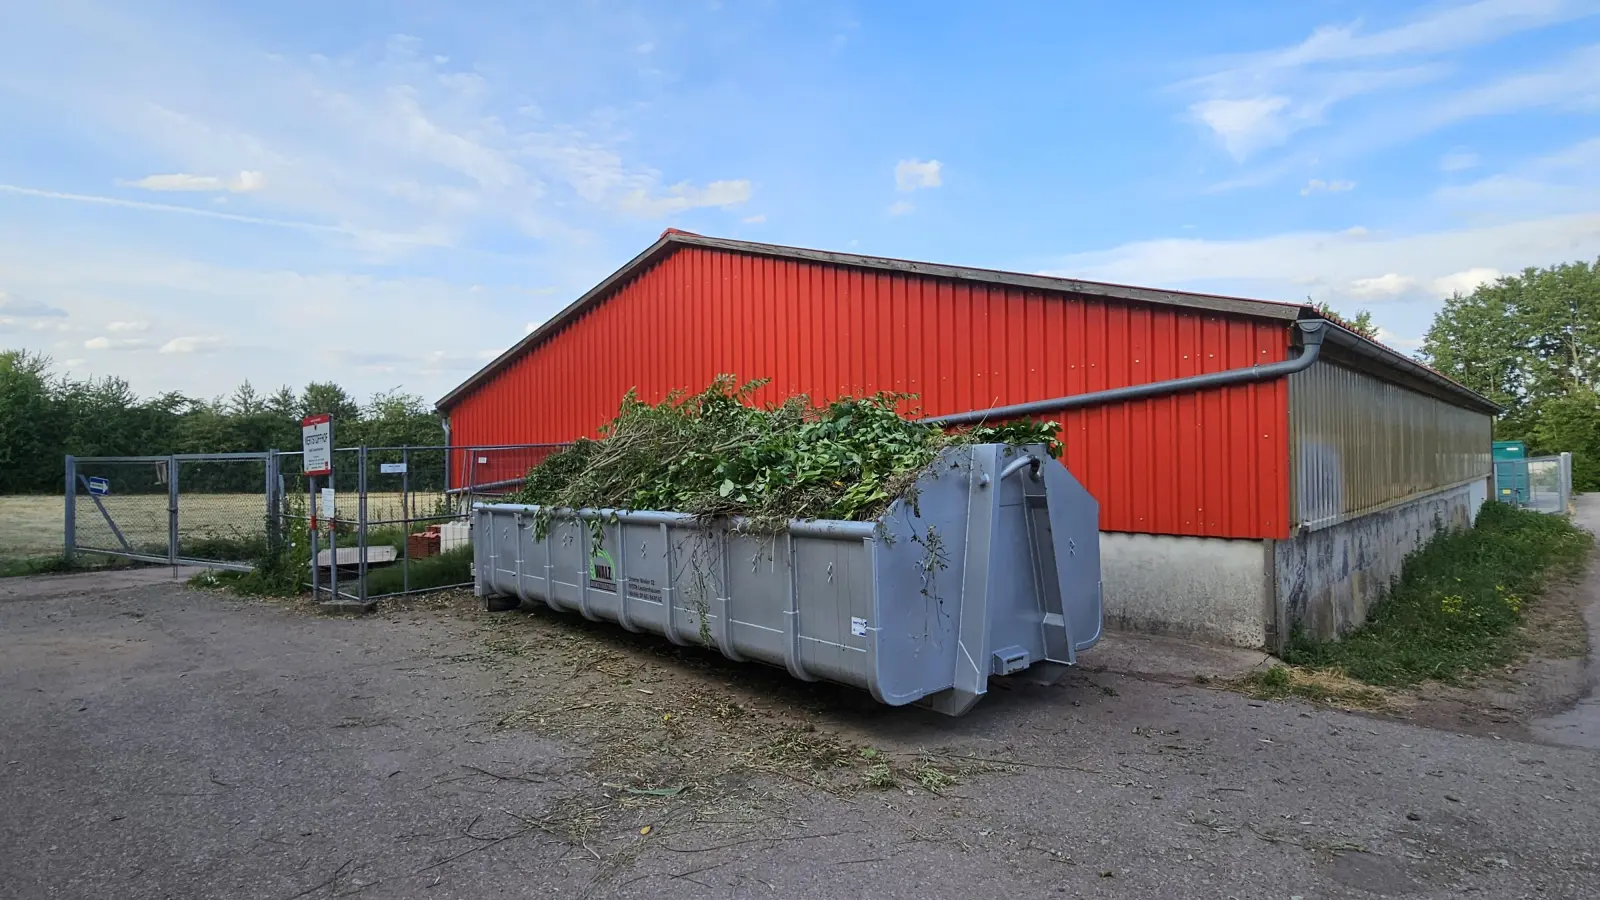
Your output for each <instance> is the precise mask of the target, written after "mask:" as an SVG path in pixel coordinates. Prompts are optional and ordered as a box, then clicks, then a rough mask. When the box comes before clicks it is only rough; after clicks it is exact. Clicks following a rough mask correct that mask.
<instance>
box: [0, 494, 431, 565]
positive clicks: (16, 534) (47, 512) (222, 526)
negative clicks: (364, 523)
mask: <svg viewBox="0 0 1600 900" xmlns="http://www.w3.org/2000/svg"><path fill="white" fill-rule="evenodd" d="M410 499H411V503H410V506H411V514H412V515H413V516H416V515H428V514H430V513H432V512H433V511H434V509H435V506H436V504H438V502H439V501H440V499H441V496H440V495H438V494H412V495H411V498H410ZM401 501H402V498H401V495H400V494H399V493H388V494H376V493H375V494H368V495H367V519H368V521H378V520H382V519H398V518H400V517H401V516H402V515H403V514H404V506H403V504H402V502H401ZM101 502H102V503H103V504H104V505H105V508H106V512H107V513H108V514H110V516H111V519H112V520H113V521H114V522H116V524H117V528H118V529H119V530H120V531H121V532H122V536H123V537H124V538H125V539H126V540H127V541H128V543H129V544H131V545H133V546H134V547H135V548H136V549H140V550H142V551H144V552H155V553H158V554H165V553H166V546H167V518H168V517H167V498H166V496H165V495H164V494H125V495H116V494H113V495H111V496H107V497H102V498H101ZM301 505H302V506H303V505H304V501H303V500H302V501H301ZM339 517H340V519H346V518H348V519H354V518H355V517H356V507H355V497H354V495H343V502H341V503H340V506H339ZM265 519H266V509H265V506H264V503H263V500H262V497H261V495H260V494H184V495H182V496H181V497H180V498H179V500H178V532H179V533H178V541H179V547H180V549H184V550H186V551H190V548H193V550H203V549H204V547H205V544H206V543H208V542H215V541H243V542H249V541H250V540H260V539H261V538H262V536H263V534H264V529H265ZM64 520H65V510H64V508H63V500H62V498H61V497H59V496H49V495H44V496H35V495H21V496H16V495H14V496H0V559H24V558H29V557H38V556H50V555H54V554H59V553H60V552H61V550H62V547H63V544H64V541H63V537H64V535H63V534H62V527H63V522H64ZM77 520H78V527H77V532H78V534H77V543H78V545H79V546H82V547H97V548H104V549H113V550H114V549H117V548H119V547H120V542H119V541H118V540H117V538H116V535H115V534H113V533H112V531H111V528H110V527H109V526H108V525H107V524H106V520H105V516H103V515H102V514H101V512H100V509H99V507H97V506H96V505H95V502H94V500H93V499H92V498H90V497H83V496H80V497H78V498H77ZM193 555H197V556H204V554H202V553H194V554H193Z"/></svg>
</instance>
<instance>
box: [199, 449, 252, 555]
mask: <svg viewBox="0 0 1600 900" xmlns="http://www.w3.org/2000/svg"><path fill="white" fill-rule="evenodd" d="M267 497H268V484H267V458H266V456H264V455H263V456H261V457H256V458H247V459H179V460H178V533H177V554H178V557H179V558H181V559H196V560H205V561H209V562H232V563H250V562H252V561H253V560H256V559H260V558H261V555H262V554H263V553H265V552H266V549H267V520H266V517H267V504H268V500H267Z"/></svg>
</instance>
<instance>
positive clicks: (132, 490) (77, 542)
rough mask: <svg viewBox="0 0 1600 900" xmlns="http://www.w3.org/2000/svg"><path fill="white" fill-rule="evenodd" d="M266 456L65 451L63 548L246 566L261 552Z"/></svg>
mask: <svg viewBox="0 0 1600 900" xmlns="http://www.w3.org/2000/svg"><path fill="white" fill-rule="evenodd" d="M269 456H270V455H269V454H267V453H220V454H179V455H173V456H102V457H73V456H69V457H67V458H66V471H67V484H66V488H67V496H66V522H65V529H64V532H65V538H66V546H65V552H66V554H67V556H68V557H71V556H73V555H75V554H77V553H96V554H102V555H107V556H116V557H122V558H126V559H131V560H136V561H140V562H164V563H170V564H172V565H187V564H200V565H209V566H215V567H219V568H234V569H248V568H249V567H250V565H251V564H252V562H253V561H254V560H255V559H257V558H259V557H260V556H261V554H262V553H264V552H265V551H266V549H267V531H268V516H269V513H270V511H271V510H272V507H273V503H272V498H273V496H274V494H275V489H274V485H273V483H272V481H271V479H269V477H268V473H269V471H270V470H271V465H270V458H269Z"/></svg>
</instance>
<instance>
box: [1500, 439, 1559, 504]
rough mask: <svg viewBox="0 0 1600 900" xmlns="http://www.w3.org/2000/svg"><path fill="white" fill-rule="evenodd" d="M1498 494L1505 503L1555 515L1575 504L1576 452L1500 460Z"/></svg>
mask: <svg viewBox="0 0 1600 900" xmlns="http://www.w3.org/2000/svg"><path fill="white" fill-rule="evenodd" d="M1494 477H1495V497H1496V499H1498V500H1500V501H1501V502H1503V503H1510V504H1512V505H1513V506H1520V507H1522V508H1523V509H1531V510H1535V511H1537V512H1542V513H1551V514H1553V515H1563V516H1564V515H1566V514H1567V513H1568V512H1570V511H1571V506H1572V454H1571V453H1561V454H1558V455H1556V456H1532V457H1528V458H1527V459H1503V460H1496V461H1495V464H1494Z"/></svg>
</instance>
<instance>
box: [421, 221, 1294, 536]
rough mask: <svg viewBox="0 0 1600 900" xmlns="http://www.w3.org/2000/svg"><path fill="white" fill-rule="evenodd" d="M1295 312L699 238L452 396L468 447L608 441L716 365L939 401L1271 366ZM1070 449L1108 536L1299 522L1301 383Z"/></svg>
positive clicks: (1257, 530) (1034, 396)
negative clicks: (710, 245) (988, 280)
mask: <svg viewBox="0 0 1600 900" xmlns="http://www.w3.org/2000/svg"><path fill="white" fill-rule="evenodd" d="M1288 342H1289V331H1288V329H1287V327H1286V326H1285V325H1284V323H1274V322H1267V321H1261V320H1255V319H1249V318H1243V317H1233V316H1225V315H1221V314H1216V313H1211V312H1207V311H1203V310H1191V309H1184V308H1178V307H1167V306H1157V305H1154V304H1143V303H1135V302H1126V301H1119V300H1106V299H1102V298H1098V297H1089V296H1082V295H1076V294H1060V293H1053V292H1039V291H1032V290H1022V289H1019V288H1010V287H1004V286H1000V285H990V284H980V283H966V282H959V281H951V280H948V279H936V278H929V277H924V276H917V275H900V274H892V273H888V272H880V271H873V270H863V269H853V268H846V267H843V266H834V265H828V264H822V263H811V262H802V261H796V260H788V259H777V258H771V257H764V256H757V255H754V254H746V253H734V252H724V251H717V250H711V249H707V248H702V247H682V248H679V249H678V250H676V251H675V252H674V253H672V254H671V255H669V256H667V257H666V258H664V259H662V260H661V261H660V262H658V263H657V264H656V265H654V266H653V267H652V268H650V269H648V270H646V271H644V272H642V273H641V274H640V275H639V276H637V277H636V278H634V279H633V280H632V281H630V282H628V283H626V284H624V285H622V286H621V287H620V288H619V289H618V290H617V291H616V292H615V293H614V294H613V296H612V297H611V298H610V299H609V300H607V301H605V302H603V303H600V304H598V305H596V306H594V307H592V308H591V309H590V310H589V311H588V312H586V313H585V314H583V315H582V316H581V317H580V318H578V319H576V320H575V321H573V322H572V323H571V324H570V325H569V326H568V327H566V328H564V329H563V330H561V331H560V332H558V333H556V334H555V335H554V336H552V337H551V338H550V339H549V340H547V341H546V342H545V343H543V344H541V345H540V346H538V347H537V348H535V349H534V350H532V351H531V352H528V353H527V354H525V355H524V356H522V357H521V358H520V359H518V360H516V361H515V362H513V363H512V364H510V365H509V366H507V367H506V368H504V369H502V370H501V371H500V372H498V373H496V374H495V375H494V376H493V377H492V378H491V379H490V380H489V381H488V382H486V383H484V384H483V385H481V386H480V387H478V388H477V389H476V390H475V391H472V392H471V393H469V394H468V395H466V396H464V397H462V398H461V399H460V400H459V401H458V402H457V403H456V404H455V405H454V407H453V408H452V409H451V410H450V422H451V431H452V436H451V441H452V443H453V444H455V445H458V446H470V445H474V444H478V445H482V444H512V443H532V442H545V441H566V440H571V439H573V438H576V437H579V436H585V435H588V436H593V435H594V433H595V431H596V429H597V428H599V427H600V426H601V425H603V424H604V423H605V422H607V421H609V420H610V418H611V417H612V416H613V415H614V414H615V413H616V409H617V404H618V402H619V400H620V399H621V398H622V396H623V395H624V394H625V393H626V392H627V391H628V389H629V388H636V389H637V390H638V393H639V396H640V397H641V398H642V399H644V400H647V401H651V402H654V401H658V400H660V399H661V398H662V397H664V396H665V395H666V394H667V392H668V391H669V390H672V389H673V388H687V389H698V388H701V387H704V386H705V385H706V384H707V383H708V382H709V381H710V380H711V379H712V378H713V377H715V376H716V375H717V374H719V373H725V372H726V373H733V374H735V375H737V376H739V378H740V379H753V378H770V379H772V383H771V384H770V385H768V386H767V387H766V388H765V389H764V390H763V392H762V394H761V395H760V397H759V398H758V399H762V400H776V399H779V398H781V397H784V396H788V395H790V394H794V393H806V394H810V395H811V396H812V397H813V398H815V399H818V400H823V399H829V398H832V397H836V396H839V395H840V394H844V393H863V392H873V391H882V390H886V391H906V392H912V393H916V394H918V395H920V398H921V399H920V401H919V403H920V405H921V407H922V409H923V411H924V412H925V413H926V414H928V415H938V414H942V413H952V412H963V411H966V410H969V409H976V408H983V407H990V406H996V405H1002V404H1009V403H1021V402H1024V401H1028V400H1041V399H1046V398H1049V397H1059V396H1064V395H1067V394H1078V393H1083V392H1085V391H1097V390H1103V389H1106V388H1112V387H1120V386H1123V385H1128V384H1139V383H1143V382H1148V381H1161V380H1165V379H1169V378H1178V377H1181V376H1184V375H1196V374H1200V373H1204V372H1216V371H1221V370H1224V369H1232V368H1239V367H1243V366H1248V365H1252V364H1261V363H1272V362H1277V361H1279V360H1281V359H1283V358H1284V357H1285V356H1286V355H1287V350H1288ZM1056 418H1057V419H1058V421H1060V422H1061V423H1062V434H1061V438H1062V441H1063V443H1064V444H1065V446H1066V454H1065V456H1064V458H1063V461H1064V462H1065V463H1066V464H1067V467H1068V468H1069V469H1071V471H1072V473H1073V474H1074V475H1076V476H1077V477H1078V479H1079V480H1080V481H1081V482H1082V483H1083V484H1084V485H1085V486H1086V487H1087V488H1088V489H1089V490H1090V492H1092V493H1093V494H1094V495H1095V497H1096V498H1097V499H1098V500H1099V501H1100V527H1101V528H1102V529H1103V530H1106V531H1130V532H1147V533H1155V534H1180V535H1206V536H1214V537H1238V538H1277V537H1287V536H1288V520H1289V484H1288V474H1287V469H1288V459H1289V451H1288V387H1287V385H1286V383H1285V382H1284V381H1283V380H1282V379H1280V380H1278V381H1276V382H1272V383H1266V384H1255V385H1241V386H1235V387H1227V388H1220V389H1214V390H1208V391H1204V392H1200V393H1191V394H1183V395H1177V396H1172V397H1164V398H1157V399H1152V400H1138V401H1133V402H1129V403H1120V404H1113V405H1109V406H1103V407H1099V408H1095V409H1088V410H1080V411H1074V412H1069V413H1063V414H1060V415H1059V416H1057V417H1056Z"/></svg>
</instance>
